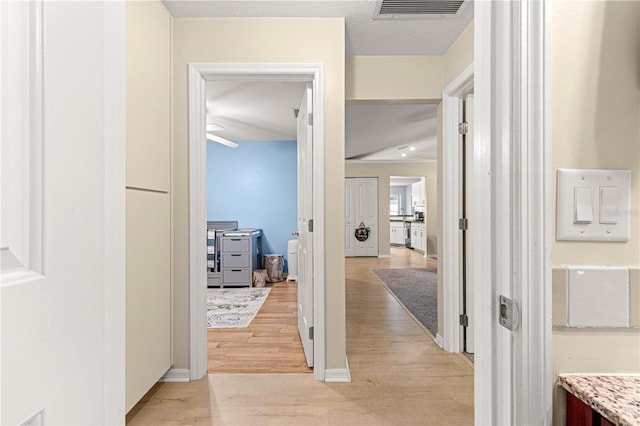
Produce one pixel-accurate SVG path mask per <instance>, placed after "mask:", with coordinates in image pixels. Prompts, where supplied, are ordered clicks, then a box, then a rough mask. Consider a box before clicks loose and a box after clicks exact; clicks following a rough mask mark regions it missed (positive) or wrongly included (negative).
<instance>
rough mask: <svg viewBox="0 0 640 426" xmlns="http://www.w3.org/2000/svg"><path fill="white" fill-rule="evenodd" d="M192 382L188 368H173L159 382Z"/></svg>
mask: <svg viewBox="0 0 640 426" xmlns="http://www.w3.org/2000/svg"><path fill="white" fill-rule="evenodd" d="M190 380H191V376H190V375H189V369H188V368H172V369H170V370H169V371H167V372H166V373H165V374H164V376H162V377H160V380H158V381H159V382H169V383H174V382H188V381H190Z"/></svg>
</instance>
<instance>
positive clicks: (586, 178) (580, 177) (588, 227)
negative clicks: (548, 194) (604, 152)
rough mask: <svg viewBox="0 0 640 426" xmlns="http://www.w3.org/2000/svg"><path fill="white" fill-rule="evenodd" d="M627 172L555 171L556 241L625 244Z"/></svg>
mask: <svg viewBox="0 0 640 426" xmlns="http://www.w3.org/2000/svg"><path fill="white" fill-rule="evenodd" d="M630 178H631V172H630V171H629V170H570V169H559V170H558V211H557V227H556V229H557V235H556V237H557V239H558V240H564V241H628V240H629V211H630V198H631V185H630V181H631V179H630Z"/></svg>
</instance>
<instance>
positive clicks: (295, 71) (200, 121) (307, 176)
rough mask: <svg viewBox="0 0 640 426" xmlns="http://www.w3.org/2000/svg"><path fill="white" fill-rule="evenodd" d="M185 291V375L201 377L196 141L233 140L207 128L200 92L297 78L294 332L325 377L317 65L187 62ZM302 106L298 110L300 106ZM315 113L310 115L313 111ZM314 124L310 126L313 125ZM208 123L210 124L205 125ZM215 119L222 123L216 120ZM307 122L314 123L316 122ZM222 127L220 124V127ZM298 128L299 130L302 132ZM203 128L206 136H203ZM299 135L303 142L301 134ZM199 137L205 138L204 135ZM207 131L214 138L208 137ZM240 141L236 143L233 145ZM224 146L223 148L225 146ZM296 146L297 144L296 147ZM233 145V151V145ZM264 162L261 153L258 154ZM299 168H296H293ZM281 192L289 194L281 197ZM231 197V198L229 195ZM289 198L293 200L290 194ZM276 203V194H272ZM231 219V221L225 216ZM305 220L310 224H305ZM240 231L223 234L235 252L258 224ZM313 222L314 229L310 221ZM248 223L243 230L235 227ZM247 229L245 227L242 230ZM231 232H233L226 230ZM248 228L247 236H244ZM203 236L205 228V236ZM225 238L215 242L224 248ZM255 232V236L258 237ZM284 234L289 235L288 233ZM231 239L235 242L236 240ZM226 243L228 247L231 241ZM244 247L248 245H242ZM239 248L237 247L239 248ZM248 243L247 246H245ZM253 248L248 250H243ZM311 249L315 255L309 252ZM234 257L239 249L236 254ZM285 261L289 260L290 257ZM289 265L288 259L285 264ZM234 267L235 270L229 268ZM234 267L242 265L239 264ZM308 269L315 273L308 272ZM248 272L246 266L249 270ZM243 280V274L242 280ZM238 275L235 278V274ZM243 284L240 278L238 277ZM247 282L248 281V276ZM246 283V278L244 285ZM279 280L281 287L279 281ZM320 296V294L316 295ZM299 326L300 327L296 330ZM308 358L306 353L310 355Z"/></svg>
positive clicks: (201, 155) (203, 325) (201, 250)
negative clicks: (212, 85)
mask: <svg viewBox="0 0 640 426" xmlns="http://www.w3.org/2000/svg"><path fill="white" fill-rule="evenodd" d="M189 68H190V87H189V89H190V96H189V100H190V117H191V120H190V164H191V165H190V179H191V191H190V192H191V194H190V215H191V217H190V222H191V226H190V236H191V247H190V258H191V270H190V281H191V282H190V289H191V369H190V375H191V378H192V379H197V378H200V377H202V376H203V375H204V374H205V373H206V369H207V316H206V304H207V297H206V296H207V294H206V293H207V285H205V284H204V283H206V282H207V266H208V263H207V262H208V256H207V255H208V254H209V253H207V251H208V248H207V246H206V245H205V244H202V243H199V241H202V240H203V239H202V234H203V230H205V229H206V227H207V219H208V217H207V208H206V204H207V203H206V201H207V200H206V181H207V153H206V150H205V149H204V148H205V147H206V145H204V146H203V144H202V139H205V137H206V138H207V139H211V140H215V139H224V140H226V141H227V142H231V143H233V144H238V143H237V142H234V141H231V140H230V139H229V138H225V137H223V136H220V135H216V134H215V132H208V129H207V128H206V124H207V108H206V106H207V105H206V102H205V101H206V92H207V90H206V89H207V84H208V83H210V82H215V81H218V82H222V81H235V82H240V83H242V84H243V85H248V84H250V83H251V82H280V83H283V82H295V83H304V85H303V86H304V90H303V92H304V95H302V96H301V97H300V99H299V100H298V101H299V104H298V108H290V111H288V113H289V114H290V115H292V116H293V117H294V118H295V115H294V112H293V109H299V110H300V113H299V114H298V118H296V119H295V120H296V124H295V128H296V131H297V134H296V138H297V144H296V145H297V146H296V151H297V152H296V158H297V159H298V161H297V163H299V164H300V165H301V166H300V168H299V170H296V173H295V174H296V175H297V181H298V183H301V182H302V184H301V186H299V187H298V188H297V191H296V193H297V199H298V202H297V203H294V205H295V204H298V205H297V211H296V216H297V217H296V219H297V223H296V228H297V229H291V230H288V231H287V232H288V233H290V232H291V231H297V232H299V233H300V238H299V240H300V243H299V246H298V247H299V248H298V251H297V253H299V256H298V268H299V270H298V274H297V275H298V276H297V278H298V280H297V289H296V290H297V295H296V296H297V298H296V299H297V300H296V309H295V311H296V313H297V318H296V322H297V326H296V327H295V328H294V329H297V331H298V333H299V335H300V340H301V341H302V342H303V347H304V349H305V350H304V354H305V358H306V361H307V364H309V365H313V366H314V375H315V377H316V378H317V379H324V327H323V321H324V315H323V314H324V282H323V276H324V274H323V271H324V257H323V256H322V255H321V254H320V255H318V254H317V253H322V252H323V245H324V238H323V235H322V230H323V222H324V221H323V215H322V213H321V212H322V211H323V200H322V199H321V198H322V197H321V193H322V192H321V188H322V175H323V172H322V166H323V164H322V156H321V153H322V145H323V143H322V142H323V135H322V131H321V129H322V123H323V109H322V105H323V103H322V95H321V90H320V89H321V87H322V86H321V84H322V72H321V71H322V70H321V67H318V66H316V65H295V64H291V65H288V64H284V65H282V64H279V65H270V64H264V65H259V64H247V65H242V64H239V65H229V64H219V65H216V64H195V65H190V66H189ZM303 109H304V111H303ZM314 113H315V115H314V118H313V119H312V118H311V116H312V114H314ZM263 119H264V117H263V116H259V117H255V118H254V120H255V121H254V124H255V125H257V126H258V127H260V128H263V129H264V127H265V126H264V122H263V121H262V120H263ZM314 121H315V123H313V122H314ZM210 124H212V123H210ZM217 124H222V123H217ZM313 124H316V125H315V126H314V125H313ZM222 127H224V125H222ZM301 132H302V133H301ZM208 133H209V134H208ZM301 134H302V135H303V137H302V139H301V137H300V135H301ZM205 135H206V136H205ZM212 136H213V137H212ZM238 146H240V144H238ZM226 147H227V148H229V145H227V146H226ZM301 147H302V148H301ZM232 149H235V148H232ZM263 160H264V158H263ZM236 168H237V169H241V170H243V171H244V172H245V173H246V174H249V175H251V169H250V168H248V167H246V165H245V164H237V166H236ZM296 169H298V167H296ZM219 180H222V182H217V184H223V185H227V184H229V179H228V177H227V178H223V179H219ZM301 192H304V196H303V197H300V193H301ZM281 195H283V196H286V195H289V196H290V195H291V194H281ZM235 198H237V197H234V199H235ZM294 198H296V197H294ZM302 199H303V200H304V202H302V203H301V202H300V200H302ZM276 201H277V198H276ZM241 208H242V209H248V208H253V209H259V206H255V205H250V206H241ZM231 220H233V219H231ZM312 222H314V223H313V224H312ZM238 225H240V227H239V228H240V229H237V230H236V231H238V232H239V233H241V234H243V235H228V237H230V240H231V241H232V243H233V244H235V246H234V247H236V248H237V249H238V250H239V249H241V248H244V247H243V246H242V244H243V243H242V241H241V240H242V238H243V237H248V238H250V239H253V238H254V234H253V232H254V231H256V230H257V229H260V230H262V229H261V228H257V227H256V225H253V224H249V223H247V224H246V225H243V224H242V223H239V224H238ZM314 225H315V226H314ZM244 226H248V227H250V228H249V229H242V227H244ZM314 227H315V228H316V230H317V231H320V232H319V233H318V234H317V236H314V238H311V237H310V236H309V235H308V234H309V233H311V231H313V230H314V229H313V228H314ZM249 231H251V232H249ZM231 232H233V230H232V231H231ZM244 233H248V234H250V235H244ZM207 234H208V233H207ZM224 237H225V236H224V235H223V242H222V245H223V247H224ZM261 237H262V236H261ZM288 238H290V237H288ZM235 240H238V241H235ZM233 244H231V245H232V246H233ZM247 244H249V243H247ZM241 246H242V247H241ZM249 247H251V246H249ZM250 249H251V250H253V248H250ZM314 253H315V254H314ZM235 254H238V253H235ZM289 260H290V259H289ZM290 264H291V262H290V261H289V265H290ZM220 267H221V269H222V272H223V274H222V275H223V278H222V282H221V283H219V284H220V286H221V287H225V286H224V284H225V280H224V269H225V268H224V264H222V265H221V266H220ZM233 269H235V267H234V268H233ZM238 269H242V268H241V267H238ZM312 271H315V273H313V272H312ZM231 272H232V273H231V274H230V275H231V278H235V277H234V275H239V274H240V271H235V270H231ZM251 272H253V271H251ZM244 278H246V276H245V277H244ZM238 280H239V278H238ZM245 282H246V281H245ZM251 283H252V281H251ZM247 284H248V285H247V287H249V288H251V287H250V285H251V284H250V283H247ZM285 285H286V284H285ZM320 293H322V294H320ZM301 324H302V325H303V326H304V328H303V329H301V328H300V327H301ZM310 355H311V357H312V358H311V357H310Z"/></svg>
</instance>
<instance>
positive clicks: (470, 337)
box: [463, 95, 476, 354]
mask: <svg viewBox="0 0 640 426" xmlns="http://www.w3.org/2000/svg"><path fill="white" fill-rule="evenodd" d="M473 98H474V97H473V95H467V97H466V99H465V121H466V122H467V134H466V135H465V138H466V150H465V156H466V159H465V163H466V164H469V165H472V164H473V148H472V147H473V129H474V127H473ZM471 170H473V169H471ZM465 179H466V183H465V186H466V188H467V189H470V188H471V185H472V179H473V176H472V174H471V173H466V174H465ZM469 195H470V194H469V193H468V192H467V194H463V196H465V197H468V196H469ZM470 204H471V203H469V202H467V203H466V213H467V215H469V214H471V215H473V216H474V217H475V216H476V215H475V214H474V212H473V206H472V205H470ZM465 234H466V235H465V237H466V250H467V255H466V256H465V262H466V265H465V267H466V271H467V272H466V285H465V288H466V292H467V294H466V301H467V303H466V313H467V318H468V326H467V330H466V339H465V350H466V352H467V353H471V354H472V353H474V352H475V344H474V337H475V333H474V327H475V321H474V315H473V310H474V309H473V308H474V296H473V294H474V292H473V286H474V285H475V280H474V274H473V263H474V257H473V255H472V254H473V252H472V250H471V247H473V237H474V233H473V230H472V229H471V228H470V229H467V230H466V231H465Z"/></svg>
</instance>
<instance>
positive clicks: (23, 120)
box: [0, 1, 125, 425]
mask: <svg viewBox="0 0 640 426" xmlns="http://www.w3.org/2000/svg"><path fill="white" fill-rule="evenodd" d="M124 17H125V14H124V4H120V5H119V4H117V3H115V2H114V3H109V2H105V3H103V2H95V3H92V2H87V3H84V4H82V5H78V4H77V3H75V4H74V3H72V2H44V4H42V3H40V2H35V1H31V2H0V21H1V22H2V25H0V43H1V47H0V57H1V64H2V79H1V81H0V93H1V96H0V99H1V101H2V108H0V128H1V129H2V135H1V148H0V149H1V154H0V159H1V166H0V170H1V171H2V179H1V182H2V190H1V191H0V192H1V196H2V209H0V212H1V217H2V222H1V223H2V229H1V231H2V236H1V247H0V248H1V249H0V256H1V258H2V261H1V262H0V264H1V268H0V269H1V273H0V292H1V297H0V300H1V302H2V304H1V306H0V312H1V315H2V318H1V320H0V323H1V324H2V330H1V332H0V334H1V335H2V344H1V345H0V348H1V351H2V355H1V358H2V365H1V368H2V370H1V373H0V385H1V391H0V396H1V399H0V406H1V407H2V415H1V418H0V423H1V424H33V425H35V424H51V425H53V424H124V421H125V419H124V407H123V403H122V401H123V399H124V395H123V393H124V361H123V360H124V312H123V310H124V176H125V163H124V149H125V146H124V138H125V136H124V134H125V133H124V129H125V127H124V120H125V109H124V108H125V106H124V93H125V86H124V61H125V50H124V47H125V46H124V43H122V44H120V42H121V41H122V39H121V38H120V36H121V34H123V32H124V28H125V25H124V24H125V20H124ZM96 29H98V30H96ZM78 34H82V37H78ZM114 74H117V75H121V76H122V79H120V78H119V77H117V76H115V75H114ZM43 117H44V118H45V119H44V121H43V120H42V119H43ZM114 311H116V312H114ZM118 312H119V313H120V314H118ZM118 336H119V337H118Z"/></svg>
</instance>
